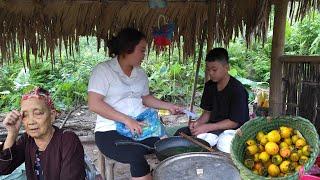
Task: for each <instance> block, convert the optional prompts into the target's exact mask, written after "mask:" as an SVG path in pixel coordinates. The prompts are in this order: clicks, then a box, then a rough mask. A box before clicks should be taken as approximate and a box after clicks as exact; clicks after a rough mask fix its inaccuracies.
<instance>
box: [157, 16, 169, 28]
mask: <svg viewBox="0 0 320 180" xmlns="http://www.w3.org/2000/svg"><path fill="white" fill-rule="evenodd" d="M161 19H163V24H168V20H167V19H166V17H165V16H164V15H163V14H160V15H159V17H158V28H159V29H160V20H161Z"/></svg>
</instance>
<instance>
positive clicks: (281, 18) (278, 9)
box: [269, 0, 288, 116]
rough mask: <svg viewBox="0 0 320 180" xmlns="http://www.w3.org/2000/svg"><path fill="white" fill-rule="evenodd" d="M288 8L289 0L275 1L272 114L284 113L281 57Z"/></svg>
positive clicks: (271, 83) (271, 92)
mask: <svg viewBox="0 0 320 180" xmlns="http://www.w3.org/2000/svg"><path fill="white" fill-rule="evenodd" d="M287 9H288V0H278V1H277V2H276V3H275V8H274V11H275V13H274V26H273V38H272V50H271V74H270V111H269V114H270V115H271V116H278V115H281V114H282V113H283V98H282V96H283V92H282V91H283V88H282V63H281V61H280V60H279V57H281V56H282V55H283V54H284V43H285V29H286V17H287Z"/></svg>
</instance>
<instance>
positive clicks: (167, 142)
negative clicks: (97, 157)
mask: <svg viewBox="0 0 320 180" xmlns="http://www.w3.org/2000/svg"><path fill="white" fill-rule="evenodd" d="M194 139H196V140H198V141H199V142H201V143H202V144H204V145H206V146H208V147H210V145H209V143H208V142H206V141H204V140H202V139H199V138H194ZM115 145H116V146H121V145H137V146H141V147H144V148H146V149H147V150H149V151H151V152H154V153H155V154H156V156H157V158H158V159H159V160H160V161H162V160H164V159H166V158H168V157H171V156H174V155H177V154H182V153H187V152H207V150H206V149H205V148H202V147H200V146H199V145H196V144H194V143H193V142H191V141H189V140H187V139H185V138H183V137H180V136H173V137H169V138H165V139H160V140H159V141H157V142H156V143H155V144H154V147H150V146H148V145H145V144H142V143H139V142H134V141H118V142H116V143H115Z"/></svg>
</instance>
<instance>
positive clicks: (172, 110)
mask: <svg viewBox="0 0 320 180" xmlns="http://www.w3.org/2000/svg"><path fill="white" fill-rule="evenodd" d="M168 110H169V111H170V113H171V114H179V113H182V110H183V108H182V107H180V106H177V105H174V104H171V105H170V106H169V108H168Z"/></svg>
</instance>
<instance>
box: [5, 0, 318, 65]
mask: <svg viewBox="0 0 320 180" xmlns="http://www.w3.org/2000/svg"><path fill="white" fill-rule="evenodd" d="M275 2H277V1H275ZM272 3H273V2H272V1H271V0H212V1H206V0H197V1H192V0H189V1H185V0H169V2H168V7H167V8H165V9H150V8H149V7H148V1H147V0H135V1H130V0H99V1H98V0H86V1H85V0H6V1H4V0H0V21H1V22H2V26H1V27H0V50H1V51H0V52H1V54H0V55H1V64H3V63H4V61H7V62H10V60H11V59H12V57H13V55H14V54H15V53H16V52H18V54H19V55H20V56H21V59H23V57H24V56H23V55H24V53H26V59H25V60H23V61H22V62H23V63H24V64H26V65H27V66H30V64H31V62H30V55H31V54H32V55H34V56H35V61H36V62H37V61H38V58H40V59H41V60H42V59H43V58H48V57H50V59H51V62H52V64H53V65H54V64H55V58H54V50H55V49H57V48H58V49H59V51H60V55H61V50H62V48H65V50H66V52H67V54H68V55H73V53H74V51H77V50H78V45H79V37H80V36H96V37H97V41H98V49H99V48H100V46H101V41H106V40H107V39H108V38H109V37H110V36H111V35H113V34H114V33H116V32H117V31H118V30H119V29H121V28H124V27H128V26H131V27H136V28H138V29H140V30H142V31H143V32H145V33H146V35H147V40H148V43H149V44H151V42H152V27H154V26H157V25H158V18H159V15H160V14H164V15H165V16H166V17H167V18H168V20H170V21H173V22H174V23H175V25H176V26H175V27H176V29H175V34H174V42H175V44H176V45H177V46H179V47H180V38H181V37H183V38H182V39H183V53H184V55H185V56H190V55H192V54H194V50H195V46H196V44H197V43H204V42H206V41H211V42H213V41H214V42H217V43H221V44H228V42H229V41H230V40H232V38H234V37H236V36H240V35H242V36H244V37H245V39H246V41H247V42H248V43H250V42H251V41H252V39H253V37H254V38H255V39H258V40H262V41H264V40H265V37H266V33H267V30H268V22H269V17H270V16H269V15H270V12H271V6H272ZM319 6H320V0H300V1H298V2H295V1H294V0H292V3H291V5H290V12H291V13H290V15H291V16H290V17H292V18H294V19H299V18H301V17H303V16H304V15H305V14H306V12H307V11H309V10H310V9H311V8H318V9H320V7H319ZM209 8H211V9H209ZM208 12H211V14H208ZM209 16H212V18H210V19H211V21H212V22H210V23H208V19H209ZM208 24H209V25H212V26H213V27H210V28H208ZM206 29H211V30H212V31H210V32H208V36H207V37H213V39H208V38H205V41H203V40H201V34H202V31H205V30H206ZM210 33H211V34H210ZM149 47H150V46H149ZM172 47H174V46H172Z"/></svg>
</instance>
